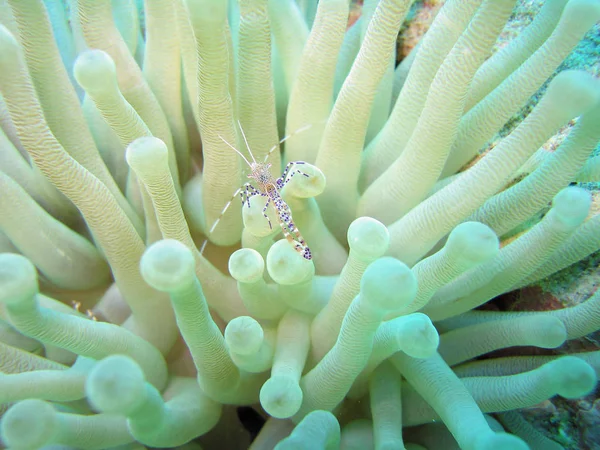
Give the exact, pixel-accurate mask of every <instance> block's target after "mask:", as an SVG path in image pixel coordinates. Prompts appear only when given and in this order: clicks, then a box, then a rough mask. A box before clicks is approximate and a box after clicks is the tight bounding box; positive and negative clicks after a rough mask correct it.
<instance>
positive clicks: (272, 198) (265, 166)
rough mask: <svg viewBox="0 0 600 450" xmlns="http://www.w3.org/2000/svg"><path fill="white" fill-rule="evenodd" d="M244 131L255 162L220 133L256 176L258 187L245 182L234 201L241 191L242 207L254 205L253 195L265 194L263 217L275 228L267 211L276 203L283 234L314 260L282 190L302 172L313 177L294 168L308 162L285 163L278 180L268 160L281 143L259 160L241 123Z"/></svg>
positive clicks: (214, 226) (275, 206)
mask: <svg viewBox="0 0 600 450" xmlns="http://www.w3.org/2000/svg"><path fill="white" fill-rule="evenodd" d="M238 124H239V122H238ZM240 131H241V132H242V136H243V137H244V141H245V143H246V147H247V149H248V152H249V153H250V156H251V157H252V160H251V161H249V160H248V159H246V157H245V156H244V155H243V154H242V153H241V152H240V151H239V150H238V149H236V148H235V147H234V146H233V145H231V144H230V143H229V142H227V141H226V140H225V139H223V138H222V137H221V136H219V137H220V138H221V140H223V142H225V143H226V144H227V145H228V146H229V147H231V148H232V149H233V150H234V151H235V152H236V153H237V154H239V155H240V157H241V158H242V159H243V160H244V162H246V164H247V165H248V167H250V173H249V174H248V178H250V179H253V180H254V181H255V183H256V187H254V186H253V185H252V184H250V183H246V184H244V185H243V186H242V187H240V188H239V189H238V190H237V191H236V192H235V193H234V194H233V197H232V200H233V198H235V196H236V195H238V194H239V195H240V197H241V198H242V207H243V206H244V205H247V206H248V207H250V197H254V196H255V195H260V196H261V197H267V202H266V204H265V207H264V208H263V216H264V217H265V219H266V220H267V222H268V223H269V227H271V228H273V227H272V226H271V221H270V220H269V217H268V216H267V214H266V211H267V208H268V207H269V204H272V205H273V208H274V209H275V212H276V213H277V222H278V223H279V226H280V228H281V231H282V232H283V236H284V237H285V238H286V239H287V241H288V242H289V243H290V244H291V245H292V247H293V248H294V250H296V251H297V252H298V253H300V255H301V256H302V257H303V258H304V259H308V260H310V259H312V253H311V251H310V248H308V246H307V245H306V242H305V241H304V238H303V237H302V235H301V234H300V230H298V228H297V227H296V225H295V224H294V220H293V218H292V211H291V209H290V207H289V206H288V204H287V203H286V202H285V201H284V200H283V198H282V197H281V194H280V192H281V189H282V188H283V187H284V186H285V185H286V184H287V183H288V182H289V181H290V180H291V179H292V177H293V176H294V175H298V174H301V175H303V176H305V177H308V176H309V175H308V174H306V173H304V172H302V171H301V170H298V169H295V170H291V169H292V168H293V167H294V166H295V165H297V164H304V162H303V161H295V162H290V163H288V164H287V165H286V166H285V169H284V171H283V173H282V174H281V176H280V177H279V178H277V179H275V177H273V175H271V172H270V171H269V169H270V168H271V164H270V163H267V158H268V157H269V155H270V154H271V152H273V151H274V150H275V149H277V145H276V146H273V148H271V149H270V150H269V152H268V153H267V155H266V156H265V159H264V161H263V162H257V161H256V159H255V158H254V155H253V154H252V151H251V150H250V146H249V145H248V140H247V139H246V136H245V134H244V131H243V130H242V127H241V125H240ZM298 131H301V130H298ZM291 136H292V135H289V136H287V137H286V138H284V139H282V140H281V141H279V143H280V144H281V143H282V142H284V141H285V140H286V139H288V138H289V137H291ZM232 200H230V201H229V202H227V204H226V205H225V207H224V208H223V211H221V215H220V216H219V217H218V218H217V220H216V221H215V222H214V223H213V225H212V227H211V228H210V231H209V234H210V233H212V232H213V231H214V230H215V228H216V226H217V224H218V223H219V221H220V220H221V217H223V214H225V211H227V209H228V208H229V206H230V205H231V201H232ZM206 242H207V240H205V241H204V244H203V245H202V248H201V250H200V252H201V253H202V251H203V250H204V247H205V246H206Z"/></svg>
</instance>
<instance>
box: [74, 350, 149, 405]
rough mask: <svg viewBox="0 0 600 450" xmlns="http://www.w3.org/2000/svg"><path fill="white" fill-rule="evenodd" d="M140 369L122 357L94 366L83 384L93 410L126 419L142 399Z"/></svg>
mask: <svg viewBox="0 0 600 450" xmlns="http://www.w3.org/2000/svg"><path fill="white" fill-rule="evenodd" d="M145 386H146V383H145V378H144V373H143V372H142V369H141V368H140V366H139V365H138V364H137V363H136V362H135V361H133V360H132V359H131V358H129V357H127V356H124V355H112V356H109V357H107V358H105V359H103V360H102V361H100V362H98V363H97V364H96V366H95V367H94V368H93V369H92V370H91V372H90V374H89V375H88V378H87V380H86V383H85V390H86V395H87V397H88V399H89V400H90V402H91V403H92V404H93V405H94V407H95V408H97V409H98V410H100V411H102V412H106V413H118V414H125V415H127V414H128V413H130V412H131V411H133V410H135V408H136V407H137V406H138V405H139V404H140V402H141V401H142V400H143V399H144V393H145V389H146V387H145Z"/></svg>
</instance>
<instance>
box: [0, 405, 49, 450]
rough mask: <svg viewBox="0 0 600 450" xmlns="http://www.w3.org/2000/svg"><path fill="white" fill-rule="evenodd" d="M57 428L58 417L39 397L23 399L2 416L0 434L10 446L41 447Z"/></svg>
mask: <svg viewBox="0 0 600 450" xmlns="http://www.w3.org/2000/svg"><path fill="white" fill-rule="evenodd" d="M57 428H58V417H57V413H56V411H55V409H54V408H53V407H52V405H50V404H49V403H47V402H45V401H43V400H39V399H29V400H23V401H21V402H18V403H16V404H15V405H13V406H12V407H11V408H10V409H9V410H8V411H6V413H5V414H4V417H2V421H1V423H0V436H1V437H2V441H3V442H4V444H5V445H6V446H7V447H10V448H42V447H43V446H44V445H46V444H48V443H49V441H50V440H51V439H52V437H53V436H54V434H55V433H56V431H57Z"/></svg>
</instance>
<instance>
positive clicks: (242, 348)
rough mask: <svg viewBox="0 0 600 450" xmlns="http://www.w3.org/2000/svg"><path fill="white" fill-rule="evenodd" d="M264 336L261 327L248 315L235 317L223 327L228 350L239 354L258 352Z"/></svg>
mask: <svg viewBox="0 0 600 450" xmlns="http://www.w3.org/2000/svg"><path fill="white" fill-rule="evenodd" d="M264 337H265V334H264V331H263V329H262V327H261V326H260V324H259V323H258V322H257V321H256V320H255V319H253V318H252V317H250V316H240V317H236V318H235V319H233V320H231V321H230V322H229V323H228V324H227V327H226V328H225V342H226V343H227V346H228V347H229V350H230V351H232V352H234V353H238V354H241V355H252V354H255V353H256V352H258V350H259V349H260V346H261V345H262V343H263V341H264Z"/></svg>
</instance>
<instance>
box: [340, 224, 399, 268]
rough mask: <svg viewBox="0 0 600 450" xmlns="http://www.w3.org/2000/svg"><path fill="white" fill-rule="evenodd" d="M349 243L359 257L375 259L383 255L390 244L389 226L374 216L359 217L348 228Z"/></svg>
mask: <svg viewBox="0 0 600 450" xmlns="http://www.w3.org/2000/svg"><path fill="white" fill-rule="evenodd" d="M347 235H348V245H349V246H350V249H351V250H352V252H353V253H354V254H355V255H356V256H357V257H359V258H361V259H365V260H375V259H376V258H379V257H380V256H382V255H383V254H384V253H385V252H386V251H387V249H388V247H389V245H390V233H389V231H388V229H387V227H386V226H385V225H384V224H382V223H381V222H380V221H378V220H377V219H373V218H372V217H359V218H358V219H355V220H354V221H353V222H352V223H351V224H350V227H349V228H348V234H347Z"/></svg>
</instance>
